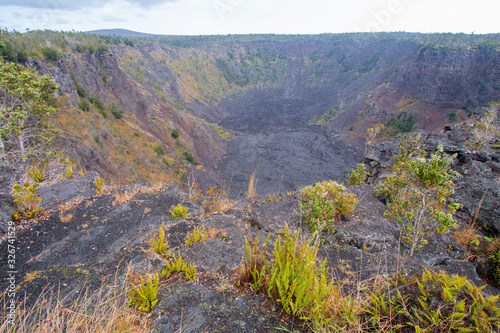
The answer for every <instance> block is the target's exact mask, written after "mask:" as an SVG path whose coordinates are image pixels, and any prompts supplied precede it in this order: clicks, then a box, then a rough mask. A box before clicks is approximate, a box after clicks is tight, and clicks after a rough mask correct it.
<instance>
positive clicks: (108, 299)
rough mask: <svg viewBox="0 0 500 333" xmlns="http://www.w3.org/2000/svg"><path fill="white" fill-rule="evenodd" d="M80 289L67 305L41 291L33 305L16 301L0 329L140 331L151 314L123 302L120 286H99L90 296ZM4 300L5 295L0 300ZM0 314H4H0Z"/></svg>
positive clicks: (14, 332) (16, 332) (11, 332)
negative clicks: (143, 312) (13, 316)
mask: <svg viewBox="0 0 500 333" xmlns="http://www.w3.org/2000/svg"><path fill="white" fill-rule="evenodd" d="M90 296H91V295H89V293H87V292H83V293H82V295H81V296H79V297H78V299H76V300H75V301H73V302H71V303H70V304H69V305H68V302H66V301H67V300H64V299H62V298H61V297H60V296H59V295H57V294H52V293H49V292H44V293H42V294H41V295H40V296H39V297H38V299H37V300H36V301H35V304H34V305H30V306H27V304H26V303H25V302H21V303H18V304H16V316H15V318H14V319H13V323H12V322H11V321H10V320H3V321H2V323H1V324H0V333H21V332H23V333H63V332H64V333H66V332H72V333H80V332H82V333H83V332H85V333H86V332H93V333H94V332H95V333H105V332H106V333H107V332H123V333H125V332H127V333H144V332H147V331H148V328H149V326H150V325H151V317H150V316H145V315H143V314H141V313H140V312H139V311H138V310H135V309H132V308H130V307H129V306H127V304H126V302H125V300H126V291H125V288H124V286H112V287H107V288H106V289H104V288H102V289H101V290H99V291H98V292H97V293H96V294H94V295H92V297H90ZM6 301H8V298H6V296H5V295H3V296H2V297H1V298H0V302H1V303H3V304H4V302H6ZM3 318H7V317H5V316H3Z"/></svg>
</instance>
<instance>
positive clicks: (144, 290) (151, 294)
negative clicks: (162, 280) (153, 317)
mask: <svg viewBox="0 0 500 333" xmlns="http://www.w3.org/2000/svg"><path fill="white" fill-rule="evenodd" d="M148 277H149V278H148V281H147V282H146V283H144V279H143V278H142V276H141V285H140V286H139V287H136V286H135V285H134V284H133V283H130V284H131V285H132V290H131V291H130V292H129V296H130V299H129V300H128V305H129V306H131V305H134V306H136V307H137V309H139V310H140V311H142V312H150V311H151V310H153V308H154V306H155V305H156V303H157V302H158V299H157V298H156V297H157V295H158V281H159V279H158V275H157V274H155V275H154V276H153V277H151V276H150V275H148Z"/></svg>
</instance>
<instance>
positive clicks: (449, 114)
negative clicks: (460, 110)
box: [448, 112, 457, 123]
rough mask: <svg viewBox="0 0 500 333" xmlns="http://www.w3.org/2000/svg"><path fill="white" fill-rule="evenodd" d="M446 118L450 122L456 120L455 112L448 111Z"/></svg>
mask: <svg viewBox="0 0 500 333" xmlns="http://www.w3.org/2000/svg"><path fill="white" fill-rule="evenodd" d="M448 120H449V121H450V123H452V122H454V121H455V120H457V113H456V112H450V113H448Z"/></svg>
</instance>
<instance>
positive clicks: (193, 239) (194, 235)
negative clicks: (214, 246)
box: [186, 227, 208, 247]
mask: <svg viewBox="0 0 500 333" xmlns="http://www.w3.org/2000/svg"><path fill="white" fill-rule="evenodd" d="M207 239H208V230H204V229H202V228H201V227H196V228H194V230H193V232H190V233H188V234H187V235H186V245H187V246H188V247H192V246H193V245H194V244H196V243H198V242H200V243H201V242H206V241H207Z"/></svg>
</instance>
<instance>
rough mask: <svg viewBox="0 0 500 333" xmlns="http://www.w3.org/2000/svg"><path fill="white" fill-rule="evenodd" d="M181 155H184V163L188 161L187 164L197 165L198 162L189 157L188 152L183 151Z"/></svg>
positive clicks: (191, 156)
mask: <svg viewBox="0 0 500 333" xmlns="http://www.w3.org/2000/svg"><path fill="white" fill-rule="evenodd" d="M182 155H184V158H185V159H186V161H188V162H189V163H191V164H193V165H198V161H196V160H195V159H194V157H193V155H191V153H190V152H188V151H185V152H183V153H182Z"/></svg>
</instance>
